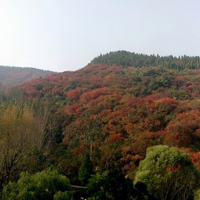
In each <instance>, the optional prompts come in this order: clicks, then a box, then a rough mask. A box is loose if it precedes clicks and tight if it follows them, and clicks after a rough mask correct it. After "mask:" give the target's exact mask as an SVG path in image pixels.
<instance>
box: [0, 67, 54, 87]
mask: <svg viewBox="0 0 200 200" xmlns="http://www.w3.org/2000/svg"><path fill="white" fill-rule="evenodd" d="M53 73H54V72H51V71H44V70H40V69H34V68H28V67H26V68H22V67H9V66H0V83H2V84H3V85H7V86H14V85H17V84H20V83H23V82H24V81H27V80H31V79H34V78H39V77H44V76H49V75H51V74H53Z"/></svg>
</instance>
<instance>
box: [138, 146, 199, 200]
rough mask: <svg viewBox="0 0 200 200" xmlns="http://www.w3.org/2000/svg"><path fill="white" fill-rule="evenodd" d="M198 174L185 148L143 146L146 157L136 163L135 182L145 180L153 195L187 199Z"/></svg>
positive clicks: (191, 193)
mask: <svg viewBox="0 0 200 200" xmlns="http://www.w3.org/2000/svg"><path fill="white" fill-rule="evenodd" d="M199 177H200V176H199V171H198V170H197V168H196V167H195V166H194V165H193V163H192V162H191V160H190V158H189V156H188V155H187V154H186V153H185V152H183V151H179V150H177V149H176V148H175V147H169V146H164V145H158V146H154V147H149V148H148V149H147V153H146V158H145V159H144V160H143V161H141V162H140V164H139V170H138V172H137V173H136V177H135V183H137V182H142V183H144V184H146V185H147V189H148V190H149V192H150V194H151V195H152V196H154V197H155V198H156V199H160V200H168V199H170V200H186V199H188V200H189V199H194V190H195V189H197V188H198V186H199Z"/></svg>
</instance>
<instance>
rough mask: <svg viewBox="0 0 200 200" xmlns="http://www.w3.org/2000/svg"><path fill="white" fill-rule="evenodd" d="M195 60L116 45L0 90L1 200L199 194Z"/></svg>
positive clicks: (199, 93)
mask: <svg viewBox="0 0 200 200" xmlns="http://www.w3.org/2000/svg"><path fill="white" fill-rule="evenodd" d="M199 63H200V58H199V57H188V56H181V57H178V58H177V57H173V56H167V57H161V56H159V55H157V56H155V55H150V56H148V55H143V54H136V53H130V52H126V51H117V52H110V53H108V54H106V55H100V56H98V57H96V58H94V59H93V60H92V61H91V63H90V64H88V65H87V66H86V67H84V68H82V69H80V70H77V71H74V72H63V73H58V74H53V75H50V76H46V77H40V78H39V77H38V78H37V79H32V80H29V81H26V82H24V83H22V84H20V85H17V86H15V87H10V89H6V90H2V91H1V96H0V99H1V103H0V107H1V109H0V143H1V147H2V148H1V150H0V190H1V196H2V197H1V198H2V199H30V196H31V195H32V196H31V199H80V197H84V198H88V199H91V200H92V199H101V200H106V199H108V200H117V199H120V200H121V199H127V200H129V199H135V200H137V199H138V200H141V199H149V200H150V199H155V200H160V199H161V200H168V199H173V200H184V199H185V200H186V199H188V200H192V199H196V200H198V199H200V179H199V178H200V172H199V170H200V89H199V88H200V66H199ZM24 185H26V187H25V186H24ZM74 185H78V186H79V187H78V186H76V187H75V186H74ZM77 187H78V189H77Z"/></svg>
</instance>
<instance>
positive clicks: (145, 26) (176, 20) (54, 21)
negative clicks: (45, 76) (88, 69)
mask: <svg viewBox="0 0 200 200" xmlns="http://www.w3.org/2000/svg"><path fill="white" fill-rule="evenodd" d="M199 45H200V1H199V0H0V65H9V66H20V67H35V68H40V69H46V70H53V71H68V70H70V71H74V70H77V69H80V68H82V67H84V66H85V65H87V64H88V63H89V62H90V61H91V60H92V59H93V58H94V57H96V56H98V55H99V54H100V53H102V54H104V53H107V52H110V51H117V50H127V51H131V52H135V53H144V54H160V55H174V56H179V55H190V56H197V55H199V54H200V52H199V50H200V47H199Z"/></svg>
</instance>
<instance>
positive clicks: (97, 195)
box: [87, 170, 134, 200]
mask: <svg viewBox="0 0 200 200" xmlns="http://www.w3.org/2000/svg"><path fill="white" fill-rule="evenodd" d="M87 188H88V191H87V192H88V194H89V196H90V197H91V199H98V200H121V199H126V200H129V199H133V195H134V187H133V182H132V181H131V180H130V179H128V178H125V177H124V175H123V174H122V173H121V172H120V171H117V170H112V171H109V172H108V171H105V172H103V173H101V174H100V173H97V174H96V175H93V176H92V178H91V179H90V180H89V184H88V185H87Z"/></svg>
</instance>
